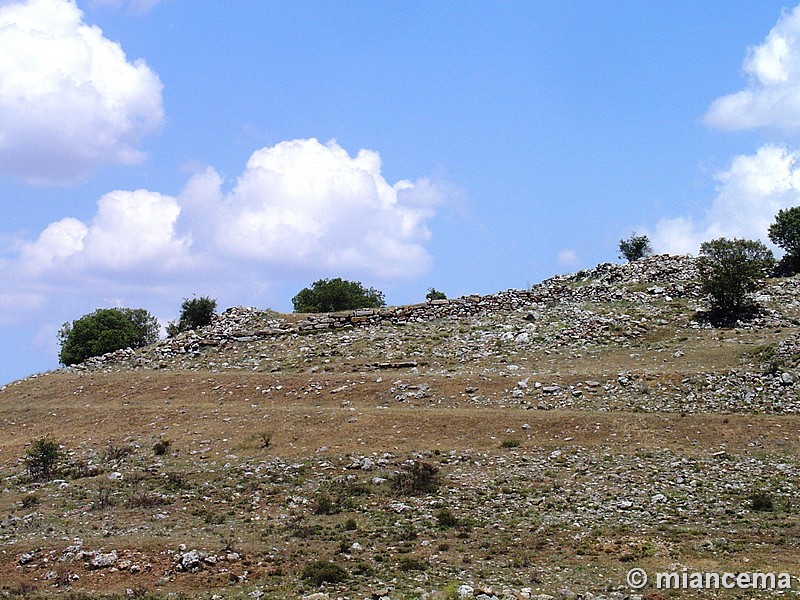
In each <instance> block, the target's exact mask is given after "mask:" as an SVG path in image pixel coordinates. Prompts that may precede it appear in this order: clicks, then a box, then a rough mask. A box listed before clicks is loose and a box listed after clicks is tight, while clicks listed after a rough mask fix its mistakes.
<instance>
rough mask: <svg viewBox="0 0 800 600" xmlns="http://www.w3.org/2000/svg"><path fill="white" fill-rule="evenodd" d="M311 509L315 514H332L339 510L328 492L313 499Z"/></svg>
mask: <svg viewBox="0 0 800 600" xmlns="http://www.w3.org/2000/svg"><path fill="white" fill-rule="evenodd" d="M312 510H313V512H314V514H315V515H334V514H336V513H338V512H339V507H338V506H336V502H334V501H333V499H332V498H331V497H330V496H329V495H328V494H319V495H318V496H317V497H316V498H315V499H314V504H313V506H312Z"/></svg>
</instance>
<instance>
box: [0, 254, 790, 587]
mask: <svg viewBox="0 0 800 600" xmlns="http://www.w3.org/2000/svg"><path fill="white" fill-rule="evenodd" d="M662 258H663V263H662V262H659V261H661V259H662ZM653 273H656V274H657V276H655V277H654V276H652V274H653ZM696 273H697V264H696V260H695V259H692V258H689V257H681V258H678V257H673V258H670V257H658V259H649V260H645V261H639V262H634V263H626V264H616V265H612V264H610V263H606V264H604V265H603V266H602V267H599V268H598V269H597V270H596V271H595V270H589V271H586V272H584V273H582V274H581V275H580V276H579V277H578V276H576V277H573V276H563V277H558V278H554V279H553V280H552V281H550V282H545V283H543V284H537V285H535V286H533V287H532V288H531V290H530V292H529V291H527V290H525V291H522V290H520V291H519V292H518V293H517V292H514V294H513V295H511V298H512V300H513V302H512V304H511V308H502V309H497V308H495V306H494V305H493V302H494V299H493V298H484V299H481V300H480V301H479V302H472V300H471V299H470V300H466V301H465V302H464V303H463V304H462V303H461V302H460V301H455V302H453V303H452V306H451V304H448V305H442V306H440V307H436V308H435V309H434V308H426V307H425V306H424V305H422V306H416V307H415V309H414V310H423V311H425V310H430V311H431V313H436V318H435V319H434V320H431V321H424V320H421V321H416V320H414V319H412V318H409V319H407V320H405V319H404V320H405V322H404V323H403V324H402V325H400V324H398V325H395V324H394V323H391V322H388V321H387V322H384V323H383V324H381V325H380V326H377V325H374V326H373V325H366V324H365V325H363V326H355V327H343V328H341V329H333V328H332V329H329V330H321V331H319V332H317V331H314V332H309V333H307V334H297V335H295V334H293V333H290V334H288V335H287V334H285V333H278V332H279V330H280V329H281V327H280V325H281V324H280V323H276V322H275V321H276V320H278V319H284V322H285V323H286V322H292V323H296V322H303V321H304V320H305V317H303V316H298V315H283V316H276V315H275V314H274V313H267V312H266V311H263V312H262V311H255V310H252V311H251V310H250V309H243V310H242V311H238V310H237V311H232V312H229V313H226V315H225V316H224V317H221V318H220V320H219V321H218V322H215V323H214V325H213V326H212V327H213V329H210V330H208V331H207V332H203V333H201V334H200V335H198V336H181V337H179V338H178V339H170V340H165V341H163V342H161V343H160V344H159V345H158V346H157V347H155V348H152V349H146V350H145V351H143V352H140V353H137V356H136V357H135V358H134V359H129V358H120V359H119V360H118V361H115V362H110V363H108V364H103V365H97V366H95V365H94V364H91V365H87V366H85V367H81V368H79V369H72V370H66V371H60V372H56V373H49V374H45V375H41V376H37V377H32V378H29V379H27V380H25V381H21V382H18V383H12V384H10V385H8V386H6V387H5V388H4V389H2V390H0V400H2V402H0V408H2V411H3V414H2V421H3V423H5V425H6V426H5V427H3V428H2V432H3V438H2V440H0V442H2V443H1V444H0V447H1V448H2V452H0V459H3V457H5V459H3V460H4V461H5V462H4V463H3V464H2V468H3V470H4V472H5V473H6V475H5V477H4V485H3V490H4V491H3V494H0V518H1V519H2V521H3V523H2V527H0V536H4V544H5V546H4V548H5V550H6V554H4V555H3V556H2V557H0V567H2V568H0V591H2V590H5V591H6V592H9V593H10V591H12V590H16V589H17V588H20V589H21V588H22V583H21V582H32V584H31V585H32V586H33V587H32V588H31V593H30V594H28V596H29V597H32V598H36V597H42V598H44V597H50V596H53V595H62V596H65V597H66V596H69V595H70V594H72V595H76V594H77V595H79V596H80V597H81V598H83V597H86V598H89V597H98V598H99V597H111V596H112V595H113V594H117V595H119V592H120V591H121V590H122V589H133V592H126V593H127V595H128V596H132V597H136V594H137V592H136V589H139V590H143V591H142V597H151V598H153V599H155V598H164V597H166V596H167V595H173V596H174V597H175V598H183V597H187V598H188V597H189V596H192V597H194V596H197V595H202V596H204V597H211V596H213V595H216V596H222V597H226V598H227V597H245V596H249V595H253V596H255V595H258V594H256V593H254V592H258V593H262V594H263V596H262V597H264V598H273V597H274V598H284V597H299V596H301V595H309V596H310V595H312V594H313V593H314V592H321V593H322V594H325V595H328V596H330V597H331V598H333V597H338V596H342V595H349V596H352V597H359V598H360V597H364V598H368V597H370V596H371V595H373V594H378V592H379V591H380V592H381V593H380V595H381V596H383V595H390V596H391V597H392V598H394V597H397V598H416V597H423V596H426V595H427V596H430V597H434V596H436V597H445V594H446V595H450V596H452V597H457V596H458V595H459V594H458V593H457V592H458V589H459V586H461V585H462V584H468V585H469V586H472V587H473V588H474V589H475V593H474V595H475V596H478V595H479V594H478V593H477V592H478V590H479V589H480V590H481V591H484V590H488V588H489V587H490V586H491V587H492V588H493V590H494V593H499V592H501V591H502V593H506V592H505V591H506V590H508V591H509V595H512V594H514V595H519V596H523V595H527V594H525V593H521V592H520V590H522V589H523V588H526V587H528V588H532V589H533V588H535V591H533V592H532V593H533V595H536V594H549V595H559V590H561V589H565V588H566V589H569V590H572V591H574V592H575V593H576V594H577V595H579V596H581V595H584V596H586V597H589V595H590V593H591V594H595V595H598V596H600V595H608V594H609V589H616V587H618V585H617V583H612V584H611V587H609V582H624V571H625V569H627V568H629V567H630V566H631V565H634V566H638V565H640V564H642V563H643V562H644V563H646V565H648V566H652V568H654V569H655V568H665V569H666V568H668V567H667V566H666V565H668V564H671V563H674V564H687V565H692V564H701V565H702V564H705V563H706V562H708V561H713V563H714V565H717V567H715V568H718V569H720V570H721V569H725V570H729V569H730V570H734V569H736V568H738V567H739V566H740V565H741V564H743V559H744V558H748V559H750V561H751V562H750V563H749V564H751V565H758V568H759V569H760V568H762V566H763V568H764V569H765V570H770V571H771V570H782V569H784V568H786V567H784V565H787V564H789V565H791V564H797V563H798V561H800V551H798V549H797V547H796V546H797V544H796V543H795V538H796V536H794V535H793V532H794V531H795V530H796V529H797V527H798V523H799V522H800V511H798V509H797V501H796V497H797V494H798V492H799V491H800V488H799V487H798V481H800V479H799V478H798V477H800V466H798V463H797V460H795V458H796V457H795V454H796V452H795V451H796V447H795V441H796V440H795V439H794V438H795V437H796V436H794V435H793V432H794V431H795V429H796V426H797V424H798V422H799V421H800V417H798V414H799V413H800V399H798V395H797V389H798V381H800V306H798V304H797V302H796V295H797V294H796V285H797V283H796V280H787V279H769V280H766V281H765V282H764V285H765V288H766V289H765V290H764V298H763V299H762V300H760V301H761V302H762V303H763V306H764V307H765V310H762V311H758V312H756V313H754V314H753V315H752V318H751V319H750V320H749V321H747V322H746V323H743V324H737V323H736V322H732V323H731V324H730V327H729V328H725V329H720V328H715V327H709V326H707V324H706V323H702V322H701V323H698V321H697V320H696V310H697V308H698V307H701V306H702V296H701V293H700V287H699V284H698V280H697V279H696V277H695V275H696ZM576 282H577V283H576ZM529 293H530V294H531V297H530V304H526V301H527V300H528V297H527V296H525V295H524V294H529ZM668 297H669V298H670V299H667V298H668ZM472 307H475V308H477V310H478V312H476V314H466V313H468V312H469V310H470V309H471V308H472ZM451 308H452V309H456V308H457V309H458V310H459V311H460V312H459V313H458V314H455V313H454V314H453V315H452V317H451V316H446V317H442V316H441V314H442V313H445V314H447V313H449V311H450V310H451ZM401 311H402V309H398V314H399V313H400V312H401ZM218 332H235V334H233V335H229V334H228V333H222V334H218ZM238 332H258V334H257V335H239V334H238ZM262 332H264V333H263V335H262ZM201 340H202V341H203V342H204V343H200V341H201ZM206 342H208V343H206ZM410 356H413V360H411V361H409V362H404V361H405V360H406V359H407V358H408V357H410ZM151 357H153V358H151ZM47 432H50V434H51V436H52V439H57V440H59V441H60V442H61V443H62V444H64V447H62V452H63V454H64V457H63V459H62V460H61V461H60V466H59V468H58V469H57V470H56V472H55V474H54V476H53V477H52V479H51V481H50V482H49V483H48V482H47V481H45V480H40V481H34V480H33V479H32V478H31V477H30V476H29V475H28V474H27V472H26V470H25V469H26V464H25V463H24V457H25V455H26V450H27V449H28V448H29V447H30V442H31V440H35V439H37V438H38V437H40V436H42V435H43V434H44V433H47ZM272 432H274V438H273V437H272ZM109 440H111V441H110V442H109ZM26 442H27V443H28V444H29V445H28V446H26ZM176 448H179V449H180V452H177V451H174V450H175V449H176ZM266 448H268V450H267V449H266ZM53 480H55V481H53ZM62 480H63V481H62ZM793 503H794V504H793ZM770 507H771V508H770ZM76 540H80V542H78V541H76ZM756 542H757V543H756ZM113 552H116V555H117V556H116V558H113V556H112V557H110V558H108V560H109V562H110V563H111V566H108V567H103V566H96V565H95V564H93V561H94V560H95V558H97V559H98V561H97V563H98V564H104V563H103V561H104V560H106V557H108V556H109V555H111V554H112V553H113ZM183 561H186V566H184V564H183ZM191 561H194V562H191ZM315 563H317V564H318V565H322V566H319V567H314V566H311V565H314V564H315ZM337 563H338V565H337V566H338V568H337V566H334V567H328V566H327V565H336V564H337ZM662 564H663V565H665V566H664V567H661V566H660V565H662ZM709 564H711V562H709ZM345 568H346V571H344V569H345ZM339 569H342V571H340V570H339ZM343 571H344V573H343ZM587 573H589V574H590V575H591V577H587ZM76 575H78V576H79V579H76V578H75V576H76ZM343 577H346V579H344V580H341V578H343ZM448 582H450V583H448ZM317 585H319V586H322V587H321V588H320V589H309V588H312V587H313V586H317ZM121 586H124V588H122V587H121ZM133 586H136V588H133ZM383 588H387V591H386V593H385V594H384V593H383V592H382V591H381V590H382V589H383ZM144 590H149V591H148V592H145V591H144ZM462 591H464V590H462ZM464 593H466V592H464ZM37 594H38V595H37ZM0 595H2V593H0ZM487 595H488V593H487ZM563 595H565V596H566V595H567V594H566V592H565V593H564V594H563ZM651 595H652V594H651ZM115 597H116V596H115Z"/></svg>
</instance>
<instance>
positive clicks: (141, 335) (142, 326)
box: [119, 308, 160, 348]
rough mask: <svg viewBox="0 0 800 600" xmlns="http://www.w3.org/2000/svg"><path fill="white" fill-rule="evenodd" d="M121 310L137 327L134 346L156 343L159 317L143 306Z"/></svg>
mask: <svg viewBox="0 0 800 600" xmlns="http://www.w3.org/2000/svg"><path fill="white" fill-rule="evenodd" d="M119 311H120V312H121V313H122V314H123V315H125V316H126V317H128V319H130V322H131V323H133V326H134V327H135V328H136V340H135V342H134V346H132V347H134V348H139V347H141V346H147V345H148V344H154V343H155V342H157V341H158V332H159V329H160V327H159V325H158V319H156V318H155V317H154V316H153V315H151V314H150V313H149V312H148V311H146V310H145V309H143V308H120V309H119Z"/></svg>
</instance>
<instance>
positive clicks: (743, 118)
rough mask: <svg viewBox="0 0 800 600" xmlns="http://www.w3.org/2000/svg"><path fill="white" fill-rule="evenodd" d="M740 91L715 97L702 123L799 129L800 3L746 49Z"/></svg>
mask: <svg viewBox="0 0 800 600" xmlns="http://www.w3.org/2000/svg"><path fill="white" fill-rule="evenodd" d="M743 69H744V72H745V73H746V74H747V76H748V82H747V85H746V86H745V88H744V89H743V90H740V91H738V92H735V93H733V94H729V95H726V96H722V97H721V98H718V99H716V100H715V101H714V102H713V103H712V105H711V107H710V108H709V110H708V112H707V113H706V115H705V122H706V123H707V124H709V125H712V126H714V127H719V128H721V129H750V128H754V127H774V128H778V129H782V130H789V131H796V130H798V129H800V6H797V7H795V8H794V9H793V10H791V11H785V12H784V13H783V14H782V15H781V17H780V19H779V20H778V22H777V23H776V24H775V26H774V27H773V28H772V30H771V31H770V32H769V34H768V35H767V38H766V40H764V43H763V44H761V45H759V46H754V47H751V48H748V50H747V57H746V58H745V61H744V64H743Z"/></svg>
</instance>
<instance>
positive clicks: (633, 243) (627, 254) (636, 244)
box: [619, 231, 653, 262]
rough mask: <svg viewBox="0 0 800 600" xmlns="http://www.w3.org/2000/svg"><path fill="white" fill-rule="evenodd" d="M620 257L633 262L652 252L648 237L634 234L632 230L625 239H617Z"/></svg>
mask: <svg viewBox="0 0 800 600" xmlns="http://www.w3.org/2000/svg"><path fill="white" fill-rule="evenodd" d="M619 252H620V258H625V259H626V260H627V261H628V262H633V261H635V260H639V259H640V258H644V257H645V256H647V255H649V254H652V253H653V248H652V247H651V246H650V239H649V238H648V237H647V236H646V235H636V232H635V231H634V232H633V233H632V234H631V237H629V238H628V239H627V240H620V241H619Z"/></svg>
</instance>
